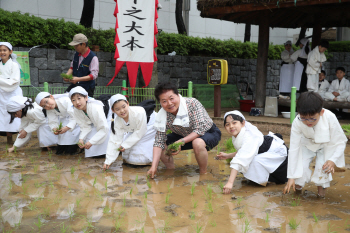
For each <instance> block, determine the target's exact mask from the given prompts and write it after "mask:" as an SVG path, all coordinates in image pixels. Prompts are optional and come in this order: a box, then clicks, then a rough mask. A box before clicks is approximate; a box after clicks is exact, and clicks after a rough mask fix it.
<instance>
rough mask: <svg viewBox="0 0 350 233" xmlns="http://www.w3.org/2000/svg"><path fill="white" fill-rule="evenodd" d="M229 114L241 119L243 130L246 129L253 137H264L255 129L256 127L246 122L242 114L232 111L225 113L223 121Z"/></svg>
mask: <svg viewBox="0 0 350 233" xmlns="http://www.w3.org/2000/svg"><path fill="white" fill-rule="evenodd" d="M230 114H233V115H236V116H240V117H242V118H243V120H244V121H245V125H244V126H245V128H246V130H247V131H250V132H251V133H252V134H254V135H256V136H259V137H261V136H264V135H263V134H262V133H261V132H260V130H258V128H257V127H256V126H254V125H252V124H251V123H250V122H248V121H247V120H246V119H245V118H244V116H243V114H242V113H241V112H240V111H237V110H234V111H231V112H227V113H225V116H224V119H226V117H227V116H228V115H230Z"/></svg>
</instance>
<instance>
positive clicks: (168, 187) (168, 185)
mask: <svg viewBox="0 0 350 233" xmlns="http://www.w3.org/2000/svg"><path fill="white" fill-rule="evenodd" d="M167 189H168V193H169V192H170V184H167Z"/></svg>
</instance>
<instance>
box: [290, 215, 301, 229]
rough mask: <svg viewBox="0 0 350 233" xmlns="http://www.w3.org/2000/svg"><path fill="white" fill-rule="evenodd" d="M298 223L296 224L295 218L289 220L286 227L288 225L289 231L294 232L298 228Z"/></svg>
mask: <svg viewBox="0 0 350 233" xmlns="http://www.w3.org/2000/svg"><path fill="white" fill-rule="evenodd" d="M300 223H301V221H299V223H297V220H296V219H295V218H291V219H290V220H289V223H288V225H289V227H290V229H292V230H295V229H297V228H298V226H299V224H300Z"/></svg>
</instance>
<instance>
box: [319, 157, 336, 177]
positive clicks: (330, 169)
mask: <svg viewBox="0 0 350 233" xmlns="http://www.w3.org/2000/svg"><path fill="white" fill-rule="evenodd" d="M334 167H335V163H334V162H333V161H330V160H327V161H326V162H325V163H324V164H323V166H322V170H323V171H324V172H325V173H327V174H329V173H334Z"/></svg>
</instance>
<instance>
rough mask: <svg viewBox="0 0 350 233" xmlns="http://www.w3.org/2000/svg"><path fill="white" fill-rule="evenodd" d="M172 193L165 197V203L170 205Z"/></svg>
mask: <svg viewBox="0 0 350 233" xmlns="http://www.w3.org/2000/svg"><path fill="white" fill-rule="evenodd" d="M169 198H170V193H168V194H167V195H166V196H165V203H166V204H169Z"/></svg>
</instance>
